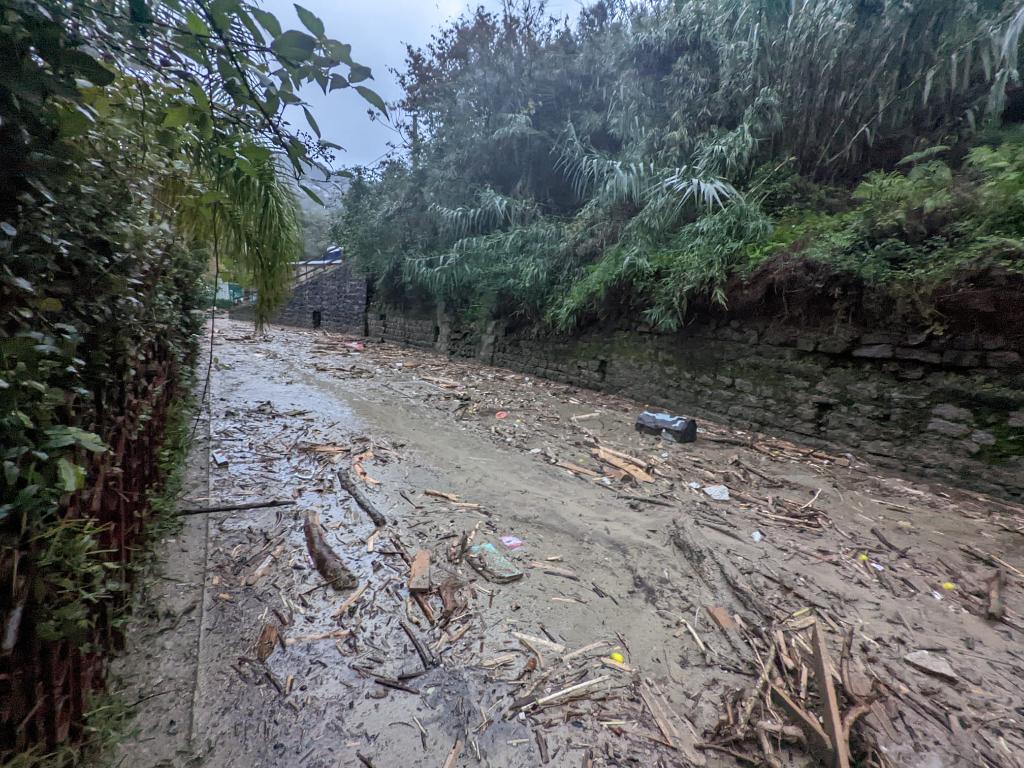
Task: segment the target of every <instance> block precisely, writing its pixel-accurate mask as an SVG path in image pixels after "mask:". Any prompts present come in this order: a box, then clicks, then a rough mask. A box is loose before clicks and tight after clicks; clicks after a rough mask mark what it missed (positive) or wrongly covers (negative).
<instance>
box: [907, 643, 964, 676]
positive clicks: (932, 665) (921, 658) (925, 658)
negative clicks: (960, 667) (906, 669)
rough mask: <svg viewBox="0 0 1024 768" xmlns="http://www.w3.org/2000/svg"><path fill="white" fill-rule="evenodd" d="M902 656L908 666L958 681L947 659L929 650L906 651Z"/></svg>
mask: <svg viewBox="0 0 1024 768" xmlns="http://www.w3.org/2000/svg"><path fill="white" fill-rule="evenodd" d="M904 658H905V660H906V662H907V663H908V664H909V665H910V666H912V667H914V669H918V670H920V671H921V672H927V673H928V674H929V675H935V676H936V677H941V678H943V679H944V680H948V681H949V682H952V683H955V682H958V681H959V679H960V678H959V677H957V674H956V672H955V671H954V670H953V666H952V665H951V664H950V663H949V662H948V661H946V660H945V659H944V658H942V657H941V656H937V655H935V654H934V653H931V652H930V651H914V652H913V653H908V654H907V655H906V656H905V657H904Z"/></svg>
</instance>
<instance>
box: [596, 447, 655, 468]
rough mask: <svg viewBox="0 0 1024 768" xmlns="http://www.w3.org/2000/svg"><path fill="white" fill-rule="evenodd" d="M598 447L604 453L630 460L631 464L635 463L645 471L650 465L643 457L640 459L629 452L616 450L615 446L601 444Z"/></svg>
mask: <svg viewBox="0 0 1024 768" xmlns="http://www.w3.org/2000/svg"><path fill="white" fill-rule="evenodd" d="M597 449H598V450H599V451H601V452H602V453H605V454H610V455H612V456H615V457H616V458H618V459H622V460H623V461H628V462H629V463H630V464H633V465H635V466H637V467H639V468H640V469H642V470H644V471H646V470H647V467H648V466H649V462H646V461H644V460H643V459H638V458H637V457H636V456H630V455H629V454H628V453H623V452H622V451H616V450H615V449H614V448H609V447H608V446H606V445H600V446H598V448H597Z"/></svg>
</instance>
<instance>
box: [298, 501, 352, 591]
mask: <svg viewBox="0 0 1024 768" xmlns="http://www.w3.org/2000/svg"><path fill="white" fill-rule="evenodd" d="M303 528H304V530H305V533H306V548H307V549H308V550H309V556H310V557H311V558H313V565H315V566H316V569H317V571H319V572H320V575H321V576H323V577H324V578H325V579H326V580H327V583H328V585H330V586H331V587H333V588H334V589H336V590H339V591H340V590H345V589H351V588H352V587H354V586H355V585H356V584H357V583H358V581H357V579H356V577H355V575H354V574H353V573H352V571H350V570H349V569H348V567H347V566H346V565H345V563H344V562H343V561H342V559H341V558H340V557H338V554H337V553H336V552H335V551H334V550H333V549H331V547H330V545H329V544H328V543H327V542H326V541H325V540H324V536H323V532H322V531H321V530H320V515H319V514H317V513H316V512H307V513H306V520H305V523H304V525H303Z"/></svg>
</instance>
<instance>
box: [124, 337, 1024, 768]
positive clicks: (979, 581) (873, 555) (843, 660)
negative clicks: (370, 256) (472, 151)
mask: <svg viewBox="0 0 1024 768" xmlns="http://www.w3.org/2000/svg"><path fill="white" fill-rule="evenodd" d="M209 404H210V408H209V414H208V416H209V419H208V421H204V422H203V425H202V431H203V432H204V433H205V431H206V428H207V426H208V432H209V442H208V444H207V443H206V440H205V434H204V435H203V436H202V437H203V439H200V440H199V441H197V444H196V448H195V450H194V451H193V456H192V457H191V463H190V470H189V478H188V485H187V494H186V497H185V498H183V499H182V501H181V507H182V508H185V507H201V506H207V505H221V504H234V503H245V502H251V501H254V500H270V499H273V500H280V501H287V502H293V503H292V504H290V505H287V506H279V507H276V508H265V509H255V510H246V511H238V512H224V513H215V514H206V515H194V516H189V517H186V518H183V519H184V521H185V524H184V527H183V529H182V530H181V531H180V532H178V533H175V534H174V535H173V536H170V537H168V540H167V541H165V542H164V543H163V545H162V548H161V549H162V554H163V558H164V565H163V566H161V568H160V570H159V571H158V572H157V573H156V574H155V575H154V576H153V577H152V578H151V579H150V580H148V582H147V584H146V585H145V590H144V594H143V595H142V600H141V607H140V610H139V612H138V614H137V617H136V619H135V621H134V622H133V626H132V627H131V629H130V632H129V640H130V647H129V650H128V652H127V653H126V654H125V655H124V657H123V658H121V659H120V660H118V662H117V664H116V669H115V672H116V673H117V680H116V681H115V683H114V685H113V687H114V688H115V690H117V689H120V690H121V691H122V693H123V694H124V697H125V699H126V700H128V701H129V702H130V703H132V704H133V709H134V710H135V711H136V712H137V717H136V720H135V733H134V735H133V736H132V738H130V739H128V740H127V741H126V742H125V743H124V744H122V745H121V746H120V747H119V749H118V750H117V751H116V754H114V755H113V756H112V758H111V762H112V763H113V764H115V765H125V766H132V767H133V768H149V767H151V766H152V767H155V766H172V765H182V766H184V765H204V766H252V767H253V768H255V767H256V766H312V767H317V766H325V767H326V766H377V768H387V767H390V766H398V765H402V766H430V767H431V768H441V767H444V768H454V767H455V766H492V767H494V768H497V767H499V766H501V767H507V768H526V767H527V766H530V767H533V766H539V765H550V766H558V767H561V766H572V767H573V768H578V767H579V766H583V767H584V768H586V767H587V766H613V765H615V766H620V765H621V766H626V765H637V766H675V765H704V764H706V765H711V766H718V765H721V766H733V765H743V764H756V765H779V766H781V765H812V764H815V763H814V759H813V758H812V757H809V754H810V753H815V752H816V751H817V753H818V754H824V755H825V756H826V759H827V760H829V761H836V760H839V759H841V758H840V756H839V755H837V753H842V752H843V751H844V749H845V745H846V743H847V741H848V742H849V744H850V749H851V751H852V752H853V754H854V756H855V758H856V759H860V760H861V761H862V762H861V763H860V764H862V765H900V766H936V767H938V766H953V765H964V766H968V765H970V766H976V765H993V766H1022V765H1024V756H1022V755H1024V752H1022V750H1024V737H1022V735H1021V734H1022V732H1024V654H1022V652H1021V645H1020V639H1021V637H1022V630H1024V618H1022V616H1021V611H1022V610H1024V607H1022V585H1024V573H1022V572H1021V570H1019V569H1020V568H1022V567H1024V514H1022V510H1021V509H1020V508H1018V507H1015V506H1012V505H1008V504H1005V503H1002V502H999V501H997V500H994V499H989V498H986V497H981V496H979V495H978V494H974V493H965V492H961V491H958V490H955V489H953V488H951V487H950V488H942V487H936V486H927V485H924V484H921V483H916V482H914V481H912V480H908V479H905V478H899V477H895V476H893V475H891V474H887V473H883V472H880V471H879V470H877V469H876V468H874V467H872V466H871V465H870V464H868V463H865V462H863V461H861V460H860V459H859V458H858V457H857V456H854V455H849V454H846V455H833V454H828V453H825V452H821V451H814V450H811V449H809V448H804V447H801V446H797V445H793V444H791V443H786V442H783V441H777V440H773V439H771V438H767V437H764V436H759V435H751V434H748V433H743V432H737V431H733V430H730V429H728V428H726V427H724V426H721V425H717V424H713V423H709V422H707V421H704V420H702V421H701V422H700V426H701V432H700V434H699V435H698V439H697V441H696V442H695V443H692V444H683V445H677V444H675V443H672V442H669V441H664V440H662V439H660V438H654V437H650V436H645V435H640V434H638V433H636V432H635V431H634V430H633V427H632V424H633V420H634V418H635V416H636V414H637V413H638V412H639V411H640V410H641V409H642V407H643V404H641V403H635V402H631V401H628V400H625V399H621V398H617V397H613V396H608V395H601V394H596V393H593V392H588V391H583V390H579V389H577V388H573V387H568V386H565V385H561V384H557V383H553V382H547V381H539V380H535V379H531V378H530V377H527V376H523V375H521V374H516V373H513V372H510V371H506V370H500V369H494V368H486V367H482V366H480V365H477V364H475V363H468V362H465V363H464V362H452V361H448V360H446V359H443V358H439V357H437V356H435V355H432V354H430V353H428V352H424V351H419V350H410V349H405V348H400V347H397V346H394V345H387V344H379V343H366V344H365V347H364V345H363V343H362V342H361V341H357V340H355V339H351V338H346V337H343V336H340V335H336V334H325V333H320V332H305V331H299V330H294V329H283V328H276V327H275V328H273V329H272V330H271V332H270V333H269V334H268V335H267V336H261V337H254V336H253V335H252V333H251V328H250V327H249V326H248V325H245V324H242V323H234V322H230V321H226V320H225V321H218V324H217V329H216V345H215V364H214V366H213V371H212V376H211V391H210V398H209ZM339 473H342V474H343V475H344V477H345V478H347V479H346V482H354V483H355V484H356V487H357V488H358V489H359V495H361V496H364V497H365V498H366V499H367V500H368V503H369V504H370V505H371V506H372V507H373V508H374V509H375V510H377V511H379V512H380V513H382V514H383V515H384V516H385V517H386V519H387V523H388V524H387V525H386V526H385V527H382V528H377V527H376V526H375V525H374V524H373V523H372V522H371V520H370V518H369V516H368V515H367V513H366V511H365V510H364V509H363V508H361V507H360V505H359V504H357V503H355V502H354V501H353V499H352V497H351V495H350V494H349V493H348V492H346V491H345V490H344V488H343V487H342V482H341V479H340V476H339ZM726 496H727V498H726ZM310 512H315V513H318V515H319V521H320V524H321V533H322V535H323V538H324V540H325V541H326V542H327V544H328V545H329V546H330V547H331V548H332V549H333V550H334V551H335V552H336V553H337V554H338V555H339V556H340V557H341V558H342V559H343V560H344V561H345V563H346V565H347V566H348V567H349V568H350V569H351V570H352V571H353V572H354V573H355V575H356V576H357V578H358V581H359V587H358V588H356V589H346V590H341V591H338V590H335V589H334V588H332V587H331V586H330V585H326V584H325V580H324V578H323V576H322V575H321V574H320V573H318V572H317V570H316V569H315V568H314V567H313V564H312V561H311V559H310V556H309V554H308V552H307V546H306V540H305V537H304V534H303V523H304V520H305V518H306V515H307V514H308V513H310ZM421 551H422V552H425V553H428V554H422V553H421ZM427 557H429V568H427V569H426V570H423V569H421V567H420V566H421V565H422V564H423V563H424V561H425V559H426V558H427ZM410 563H415V566H414V567H412V568H411V567H410ZM509 569H511V571H512V572H513V574H512V575H514V574H515V573H521V574H522V575H521V577H519V578H517V579H515V580H514V581H510V582H504V581H502V580H501V579H499V578H497V576H496V575H500V573H501V572H504V571H506V570H509ZM411 571H412V572H413V573H412V586H413V587H420V588H421V589H419V590H410V578H411ZM1000 611H1001V613H1000ZM1000 616H1001V618H999V617H1000ZM822 653H824V656H825V659H824V665H822V659H821V658H820V657H821V654H822ZM816 669H818V670H827V671H825V672H824V673H823V672H815V670H816ZM824 678H828V679H829V684H828V685H825V684H824ZM830 703H834V707H835V710H834V713H835V714H834V715H832V716H831V717H830V714H829V705H830ZM819 715H821V716H822V717H819ZM835 716H838V718H839V720H838V721H837V722H835V723H833V722H831V720H832V718H833V717H835ZM844 718H845V720H846V723H845V725H846V727H847V728H848V729H849V737H848V738H847V736H846V735H845V734H844V732H843V722H842V720H843V719H844ZM821 734H824V736H825V737H830V738H825V739H824V740H822V739H821Z"/></svg>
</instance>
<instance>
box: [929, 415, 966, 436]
mask: <svg viewBox="0 0 1024 768" xmlns="http://www.w3.org/2000/svg"><path fill="white" fill-rule="evenodd" d="M926 429H927V430H928V431H929V432H938V433H939V434H941V435H948V436H949V437H963V436H964V435H966V434H967V433H968V432H970V431H971V428H970V427H968V426H966V425H964V424H954V423H953V422H951V421H946V420H945V419H932V420H931V421H929V422H928V426H927V427H926Z"/></svg>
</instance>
